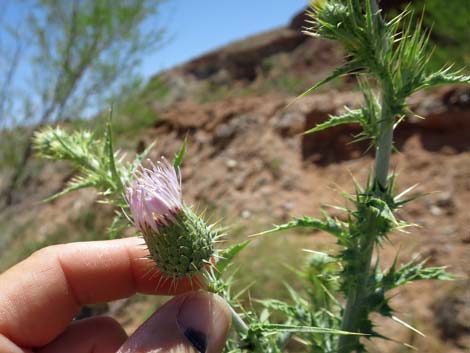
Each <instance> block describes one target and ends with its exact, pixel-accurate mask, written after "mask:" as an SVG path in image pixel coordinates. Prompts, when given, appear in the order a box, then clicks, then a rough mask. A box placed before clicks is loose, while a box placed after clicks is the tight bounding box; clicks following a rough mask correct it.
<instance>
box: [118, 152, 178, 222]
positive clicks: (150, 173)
mask: <svg viewBox="0 0 470 353" xmlns="http://www.w3.org/2000/svg"><path fill="white" fill-rule="evenodd" d="M151 166H152V168H150V169H149V168H144V167H141V168H140V169H139V170H138V171H136V173H135V175H134V180H133V181H132V182H131V184H130V186H129V187H128V188H127V190H126V195H127V200H128V202H129V207H130V209H131V213H132V216H133V219H134V225H135V226H136V227H137V228H139V229H140V230H141V231H145V230H146V229H148V228H149V227H150V228H151V229H152V230H154V231H158V227H159V224H160V225H161V224H166V223H167V220H171V219H173V218H174V215H175V213H177V212H179V210H181V209H182V207H183V201H182V196H181V175H180V173H179V172H178V173H177V172H176V170H175V168H174V167H173V165H172V164H171V163H169V162H168V161H167V160H166V159H165V158H162V159H161V160H160V161H158V162H157V164H156V165H155V164H153V163H151Z"/></svg>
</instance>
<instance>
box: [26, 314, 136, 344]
mask: <svg viewBox="0 0 470 353" xmlns="http://www.w3.org/2000/svg"><path fill="white" fill-rule="evenodd" d="M126 338H127V335H126V333H125V331H124V330H123V329H122V327H121V326H120V325H119V324H118V323H117V322H116V321H114V320H113V319H111V318H109V317H93V318H90V319H84V320H80V321H75V322H73V323H72V324H70V325H69V326H68V327H67V329H66V330H65V331H64V333H62V334H61V335H60V336H59V337H57V338H56V339H55V340H54V341H52V342H51V343H49V344H48V345H47V346H46V347H43V348H41V349H36V350H35V352H36V353H64V352H67V353H89V352H96V353H115V352H116V351H117V349H118V348H119V347H120V346H121V345H122V344H123V342H124V341H125V340H126Z"/></svg>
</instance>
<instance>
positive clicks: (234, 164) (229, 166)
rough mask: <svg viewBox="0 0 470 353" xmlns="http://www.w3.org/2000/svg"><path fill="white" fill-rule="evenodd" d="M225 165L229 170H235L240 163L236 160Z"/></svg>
mask: <svg viewBox="0 0 470 353" xmlns="http://www.w3.org/2000/svg"><path fill="white" fill-rule="evenodd" d="M225 165H226V166H227V168H228V169H234V168H235V167H236V166H237V165H238V162H237V161H236V160H235V159H227V160H226V161H225Z"/></svg>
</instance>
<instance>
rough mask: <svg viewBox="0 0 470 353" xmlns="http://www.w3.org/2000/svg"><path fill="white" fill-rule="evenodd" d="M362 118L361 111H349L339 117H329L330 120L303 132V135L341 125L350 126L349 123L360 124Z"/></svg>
mask: <svg viewBox="0 0 470 353" xmlns="http://www.w3.org/2000/svg"><path fill="white" fill-rule="evenodd" d="M362 117H363V112H362V110H361V109H355V110H349V109H348V111H347V112H346V113H344V114H342V115H339V116H333V115H330V119H329V120H327V121H325V122H323V123H320V124H318V125H316V126H315V127H313V128H311V129H310V130H307V131H305V132H304V134H311V133H314V132H318V131H322V130H326V129H328V128H330V127H333V126H337V125H342V124H351V123H358V124H360V122H361V118H362Z"/></svg>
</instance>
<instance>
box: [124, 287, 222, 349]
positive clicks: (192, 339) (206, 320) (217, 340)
mask: <svg viewBox="0 0 470 353" xmlns="http://www.w3.org/2000/svg"><path fill="white" fill-rule="evenodd" d="M230 323H231V314H230V309H229V308H228V305H227V304H226V303H225V301H224V300H223V299H222V298H221V297H219V296H217V295H214V294H210V293H207V292H203V291H197V292H189V293H186V294H182V295H179V296H177V297H175V298H173V299H171V300H170V301H169V302H168V303H166V304H165V305H163V306H162V307H161V308H160V309H158V310H157V312H156V313H154V314H153V315H152V316H151V317H150V318H149V319H148V320H147V321H146V322H144V324H143V325H142V326H140V327H139V328H138V329H137V331H136V332H135V333H134V334H133V335H132V336H131V337H129V339H128V340H127V341H126V342H125V343H124V344H123V346H122V347H121V348H120V349H119V351H118V353H151V352H159V353H221V352H222V350H223V348H224V345H225V340H226V338H227V333H228V330H229V328H230Z"/></svg>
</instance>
